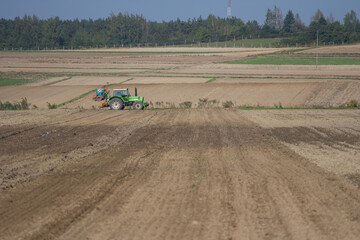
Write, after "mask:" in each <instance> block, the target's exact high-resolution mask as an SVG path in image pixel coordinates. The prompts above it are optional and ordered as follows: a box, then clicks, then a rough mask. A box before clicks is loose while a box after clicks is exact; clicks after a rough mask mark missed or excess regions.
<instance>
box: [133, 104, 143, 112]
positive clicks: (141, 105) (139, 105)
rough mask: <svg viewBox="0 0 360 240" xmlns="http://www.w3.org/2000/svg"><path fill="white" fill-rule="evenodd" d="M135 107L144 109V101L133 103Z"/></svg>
mask: <svg viewBox="0 0 360 240" xmlns="http://www.w3.org/2000/svg"><path fill="white" fill-rule="evenodd" d="M133 108H134V109H135V110H143V108H144V106H143V103H142V102H134V104H133Z"/></svg>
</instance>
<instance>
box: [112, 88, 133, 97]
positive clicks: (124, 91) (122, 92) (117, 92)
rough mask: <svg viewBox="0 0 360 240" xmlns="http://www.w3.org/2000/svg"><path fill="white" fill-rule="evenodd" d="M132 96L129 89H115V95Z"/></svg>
mask: <svg viewBox="0 0 360 240" xmlns="http://www.w3.org/2000/svg"><path fill="white" fill-rule="evenodd" d="M120 96H121V97H123V98H125V97H130V96H131V95H130V92H129V89H127V88H126V89H114V97H120Z"/></svg>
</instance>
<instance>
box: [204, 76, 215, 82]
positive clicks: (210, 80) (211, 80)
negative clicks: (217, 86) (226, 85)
mask: <svg viewBox="0 0 360 240" xmlns="http://www.w3.org/2000/svg"><path fill="white" fill-rule="evenodd" d="M214 81H216V78H214V77H213V78H210V79H209V80H207V81H206V83H212V82H214Z"/></svg>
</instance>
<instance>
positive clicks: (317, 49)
mask: <svg viewBox="0 0 360 240" xmlns="http://www.w3.org/2000/svg"><path fill="white" fill-rule="evenodd" d="M318 58H319V30H317V31H316V69H317V68H318V63H319V60H318Z"/></svg>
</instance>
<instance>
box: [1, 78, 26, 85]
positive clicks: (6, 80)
mask: <svg viewBox="0 0 360 240" xmlns="http://www.w3.org/2000/svg"><path fill="white" fill-rule="evenodd" d="M32 81H33V80H32V79H25V78H20V79H16V78H1V77H0V87H6V86H19V85H24V84H27V83H30V82H32Z"/></svg>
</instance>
